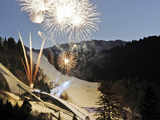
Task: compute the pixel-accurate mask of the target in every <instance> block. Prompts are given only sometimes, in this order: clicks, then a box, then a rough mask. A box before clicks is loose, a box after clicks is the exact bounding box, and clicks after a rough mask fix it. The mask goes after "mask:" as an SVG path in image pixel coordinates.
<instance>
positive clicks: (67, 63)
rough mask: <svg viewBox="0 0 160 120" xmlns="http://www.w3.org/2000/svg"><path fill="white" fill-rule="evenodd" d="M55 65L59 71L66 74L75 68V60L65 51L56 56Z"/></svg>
mask: <svg viewBox="0 0 160 120" xmlns="http://www.w3.org/2000/svg"><path fill="white" fill-rule="evenodd" d="M57 63H58V66H59V68H60V69H62V70H65V72H67V73H68V72H70V70H71V69H73V68H74V67H75V66H76V64H77V59H76V56H75V55H74V54H73V53H71V52H69V51H65V52H62V53H61V54H60V55H59V56H58V61H57Z"/></svg>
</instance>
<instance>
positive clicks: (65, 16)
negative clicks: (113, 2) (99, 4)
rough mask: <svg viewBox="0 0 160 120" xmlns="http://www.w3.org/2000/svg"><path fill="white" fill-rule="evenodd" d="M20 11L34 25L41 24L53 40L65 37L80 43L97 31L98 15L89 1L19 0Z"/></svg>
mask: <svg viewBox="0 0 160 120" xmlns="http://www.w3.org/2000/svg"><path fill="white" fill-rule="evenodd" d="M19 1H20V4H21V6H22V11H26V12H27V13H29V16H30V19H31V21H32V22H35V23H43V26H44V28H45V30H49V31H51V32H52V34H54V37H55V39H57V38H59V39H61V38H62V36H63V37H64V36H67V38H68V40H70V41H72V42H73V41H77V42H80V41H82V40H86V39H88V38H89V37H90V36H91V33H92V32H95V31H97V24H98V22H99V21H100V20H99V17H98V16H99V14H98V13H97V11H96V6H95V5H93V4H92V3H91V2H90V1H89V0H19Z"/></svg>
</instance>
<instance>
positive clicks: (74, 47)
mask: <svg viewBox="0 0 160 120" xmlns="http://www.w3.org/2000/svg"><path fill="white" fill-rule="evenodd" d="M126 43H127V42H124V41H121V40H116V41H103V40H92V41H83V42H80V43H72V44H62V45H59V46H53V47H50V48H46V49H44V52H43V53H44V55H45V56H46V57H47V58H48V60H49V62H50V63H51V64H52V65H54V66H55V68H56V69H57V70H59V71H61V72H62V73H65V72H64V71H63V70H61V69H60V67H59V64H58V62H57V61H58V56H59V55H60V54H61V53H63V52H64V51H71V52H72V53H73V54H74V55H75V56H76V61H77V64H76V67H75V68H74V69H72V70H71V71H70V72H69V73H68V74H69V75H70V76H75V77H78V78H79V79H83V80H87V81H99V80H100V79H101V78H100V77H98V75H97V73H96V71H95V69H98V70H99V71H101V70H102V69H103V66H104V64H105V62H106V60H107V59H109V57H110V53H109V50H110V49H111V48H114V47H116V46H124V45H125V44H126Z"/></svg>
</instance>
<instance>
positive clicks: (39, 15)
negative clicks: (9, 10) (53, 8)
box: [18, 0, 48, 23]
mask: <svg viewBox="0 0 160 120" xmlns="http://www.w3.org/2000/svg"><path fill="white" fill-rule="evenodd" d="M18 1H19V2H20V4H21V6H22V11H26V12H27V13H28V14H29V16H30V19H31V21H32V22H35V23H42V22H43V20H44V14H45V11H46V10H47V9H48V0H18Z"/></svg>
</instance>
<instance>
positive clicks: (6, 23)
mask: <svg viewBox="0 0 160 120" xmlns="http://www.w3.org/2000/svg"><path fill="white" fill-rule="evenodd" d="M91 1H92V2H94V3H95V4H96V5H97V11H98V12H100V13H101V21H102V22H101V23H100V28H99V31H98V32H97V33H94V34H93V38H92V39H97V40H117V39H121V40H128V41H129V40H138V39H140V38H143V37H147V36H150V35H160V0H91ZM39 30H40V31H43V29H42V26H41V25H39V24H35V23H32V22H31V21H30V20H29V17H28V15H27V13H24V12H21V10H20V6H19V3H18V2H17V1H16V0H1V1H0V36H1V37H5V36H6V37H7V38H8V37H10V36H12V37H14V38H15V39H18V32H21V33H22V36H23V38H24V43H25V44H26V45H28V43H29V42H28V39H27V38H28V36H29V32H32V36H33V47H35V48H39V47H40V43H41V42H40V41H41V40H40V38H39V37H38V35H37V31H39ZM51 45H52V44H50V42H48V43H47V45H46V47H48V46H51Z"/></svg>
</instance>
